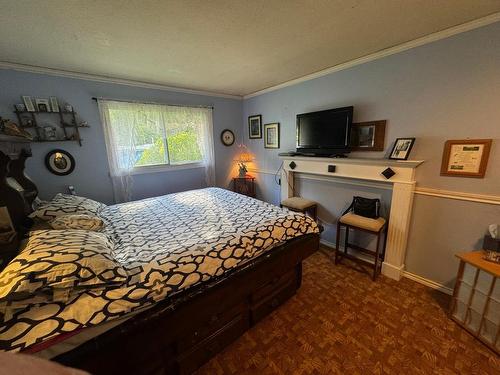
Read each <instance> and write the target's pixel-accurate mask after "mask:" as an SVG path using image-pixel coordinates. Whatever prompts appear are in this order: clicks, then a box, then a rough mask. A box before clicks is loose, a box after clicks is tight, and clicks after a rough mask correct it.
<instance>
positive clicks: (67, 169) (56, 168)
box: [45, 149, 75, 176]
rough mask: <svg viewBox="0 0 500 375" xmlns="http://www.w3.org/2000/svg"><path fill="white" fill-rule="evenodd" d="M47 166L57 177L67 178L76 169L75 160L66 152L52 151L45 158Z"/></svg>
mask: <svg viewBox="0 0 500 375" xmlns="http://www.w3.org/2000/svg"><path fill="white" fill-rule="evenodd" d="M45 166H46V167H47V169H48V170H49V171H50V172H52V173H53V174H55V175H57V176H66V175H68V174H70V173H71V172H73V170H74V169H75V159H74V158H73V156H72V155H71V154H70V153H69V152H68V151H64V150H59V149H56V150H52V151H49V153H48V154H47V155H46V156H45Z"/></svg>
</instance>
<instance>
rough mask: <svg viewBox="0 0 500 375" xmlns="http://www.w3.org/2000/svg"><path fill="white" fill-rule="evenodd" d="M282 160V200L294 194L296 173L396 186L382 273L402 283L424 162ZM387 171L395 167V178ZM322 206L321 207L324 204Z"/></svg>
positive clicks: (328, 159) (286, 158)
mask: <svg viewBox="0 0 500 375" xmlns="http://www.w3.org/2000/svg"><path fill="white" fill-rule="evenodd" d="M280 159H281V160H282V161H283V169H282V173H281V181H282V184H281V199H286V198H289V197H292V196H293V195H294V174H295V173H306V174H313V175H322V176H332V177H340V178H349V179H358V180H368V181H379V182H385V183H388V184H391V185H392V200H391V212H390V215H389V222H388V231H387V246H386V251H385V259H384V262H383V264H382V273H383V274H384V275H385V276H388V277H390V278H392V279H395V280H399V279H400V278H401V276H402V274H403V271H404V261H405V257H406V245H407V242H408V230H409V226H410V221H411V211H412V206H413V195H414V191H415V185H416V180H415V169H416V168H417V167H418V166H419V165H421V164H422V163H423V161H422V160H408V161H398V160H389V159H357V158H321V157H320V158H317V157H308V156H280ZM292 162H293V163H292ZM290 164H292V165H290ZM293 164H295V165H293ZM329 166H335V171H334V172H328V167H329ZM292 167H293V168H292ZM386 168H391V169H392V170H393V171H394V172H395V174H394V176H392V177H391V178H386V177H384V176H383V175H382V172H383V171H384V170H385V169H386ZM284 181H287V183H283V182H284ZM312 199H314V198H312ZM318 203H319V204H321V202H318Z"/></svg>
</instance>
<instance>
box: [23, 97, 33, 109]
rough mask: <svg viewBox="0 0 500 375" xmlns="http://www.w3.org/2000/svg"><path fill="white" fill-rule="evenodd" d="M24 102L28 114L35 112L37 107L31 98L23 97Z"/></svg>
mask: <svg viewBox="0 0 500 375" xmlns="http://www.w3.org/2000/svg"><path fill="white" fill-rule="evenodd" d="M22 98H23V102H24V105H25V106H26V110H27V111H28V112H35V106H34V105H33V101H32V100H31V96H27V95H23V97H22Z"/></svg>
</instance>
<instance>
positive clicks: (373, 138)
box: [350, 120, 387, 151]
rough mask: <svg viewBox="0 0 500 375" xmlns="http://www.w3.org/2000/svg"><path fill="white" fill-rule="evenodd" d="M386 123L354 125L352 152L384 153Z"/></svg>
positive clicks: (376, 122)
mask: <svg viewBox="0 0 500 375" xmlns="http://www.w3.org/2000/svg"><path fill="white" fill-rule="evenodd" d="M386 123H387V121H386V120H379V121H366V122H357V123H353V124H352V128H351V144H350V148H351V151H384V143H385V126H386Z"/></svg>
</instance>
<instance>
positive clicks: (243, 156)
mask: <svg viewBox="0 0 500 375" xmlns="http://www.w3.org/2000/svg"><path fill="white" fill-rule="evenodd" d="M252 160H253V156H252V154H250V153H249V152H242V153H240V154H239V155H238V158H237V159H236V161H237V162H238V163H249V162H251V161H252Z"/></svg>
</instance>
